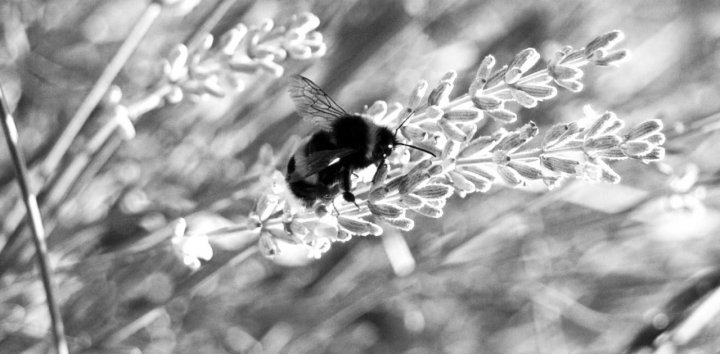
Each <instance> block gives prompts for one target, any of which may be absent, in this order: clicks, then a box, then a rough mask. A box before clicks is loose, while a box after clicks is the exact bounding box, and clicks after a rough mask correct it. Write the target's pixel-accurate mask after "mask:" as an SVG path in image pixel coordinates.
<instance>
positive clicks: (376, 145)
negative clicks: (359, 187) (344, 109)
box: [286, 115, 396, 206]
mask: <svg viewBox="0 0 720 354" xmlns="http://www.w3.org/2000/svg"><path fill="white" fill-rule="evenodd" d="M395 144H396V140H395V137H394V134H393V133H392V132H391V131H390V130H389V129H388V128H386V127H382V126H378V125H377V124H375V123H373V122H372V121H370V120H368V119H366V118H363V117H361V116H359V115H347V116H345V117H342V118H340V119H337V120H335V121H334V122H333V123H332V125H331V128H330V129H328V130H322V131H318V132H316V133H314V134H313V135H312V136H310V138H309V139H308V140H307V141H306V142H305V143H303V144H302V145H301V146H300V147H299V148H298V149H297V151H296V152H295V153H294V154H293V156H292V157H291V158H290V161H288V166H287V174H286V176H287V177H286V178H287V181H288V185H289V187H290V190H291V191H292V192H293V194H294V195H295V196H297V197H298V198H299V199H301V200H302V201H303V202H304V203H305V205H306V206H310V205H312V204H314V203H315V202H316V201H317V200H323V201H329V200H332V199H333V198H334V197H335V196H336V195H337V194H338V193H339V192H340V189H342V190H344V191H345V192H346V193H348V194H349V195H348V194H344V197H345V199H346V200H348V199H351V198H352V200H354V196H353V197H350V196H352V193H350V175H351V174H352V173H353V172H354V171H356V170H359V169H363V168H365V167H368V166H370V165H372V164H379V163H380V162H382V161H383V159H384V158H385V156H387V155H388V154H389V153H390V152H391V151H392V148H393V147H394V146H395ZM335 151H337V152H338V154H337V156H338V157H335V158H332V159H331V160H330V161H329V162H328V163H327V164H326V165H323V166H322V167H321V168H315V169H312V168H310V167H308V166H311V164H309V163H308V160H312V159H315V157H316V156H318V155H321V154H323V153H325V154H326V155H327V154H328V152H330V153H329V155H332V152H335ZM349 201H351V200H349Z"/></svg>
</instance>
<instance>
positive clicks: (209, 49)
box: [163, 13, 327, 103]
mask: <svg viewBox="0 0 720 354" xmlns="http://www.w3.org/2000/svg"><path fill="white" fill-rule="evenodd" d="M319 25H320V20H319V19H318V18H317V16H315V15H313V14H311V13H302V14H299V15H294V16H293V17H292V18H291V19H290V21H289V23H288V24H286V25H279V26H276V25H275V23H274V22H273V20H271V19H267V20H265V21H264V22H263V23H262V24H260V25H258V26H251V27H248V26H246V25H245V24H243V23H238V24H237V25H236V26H235V27H233V28H231V29H230V30H229V31H227V32H225V33H224V34H222V35H220V36H219V37H218V38H217V40H216V39H215V38H214V37H213V36H212V35H210V34H208V35H207V36H206V37H205V40H204V41H203V42H202V44H201V45H200V47H199V48H198V49H197V50H196V51H194V52H192V53H191V52H189V50H188V47H187V46H185V45H184V44H179V45H177V46H176V47H175V48H174V49H173V50H172V51H171V52H170V54H169V55H168V58H167V59H166V60H165V61H164V63H163V73H164V84H166V85H169V90H168V91H167V92H166V96H165V97H166V99H167V101H168V102H170V103H177V102H179V101H181V100H182V99H183V97H185V96H188V95H189V96H191V97H195V98H197V97H199V96H202V95H206V94H207V95H211V96H216V97H222V96H224V95H226V94H227V93H228V92H229V91H230V90H231V89H232V90H233V91H241V90H242V89H243V88H244V82H243V75H248V74H253V73H256V72H258V71H264V72H268V73H270V74H271V75H273V76H274V77H280V76H282V75H283V72H284V68H283V66H282V63H283V62H284V61H285V60H287V59H289V58H292V59H296V60H308V59H312V58H318V57H321V56H323V55H325V52H326V50H327V47H326V45H325V43H324V42H323V36H322V34H321V33H320V32H318V31H316V29H317V27H318V26H319ZM215 42H217V43H215ZM213 44H215V45H213Z"/></svg>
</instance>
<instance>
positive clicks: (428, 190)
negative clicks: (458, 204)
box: [413, 184, 452, 199]
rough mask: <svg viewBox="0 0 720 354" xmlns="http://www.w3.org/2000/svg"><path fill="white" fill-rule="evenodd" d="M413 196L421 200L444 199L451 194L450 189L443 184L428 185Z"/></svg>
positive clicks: (416, 191)
mask: <svg viewBox="0 0 720 354" xmlns="http://www.w3.org/2000/svg"><path fill="white" fill-rule="evenodd" d="M413 194H414V195H416V196H418V197H420V198H423V199H445V198H448V197H449V196H450V195H451V194H452V189H450V187H448V186H446V185H444V184H428V185H426V186H424V187H422V188H420V189H417V190H414V191H413Z"/></svg>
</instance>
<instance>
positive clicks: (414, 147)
mask: <svg viewBox="0 0 720 354" xmlns="http://www.w3.org/2000/svg"><path fill="white" fill-rule="evenodd" d="M395 145H402V146H407V147H411V148H413V149H416V150H420V151H422V152H424V153H426V154H430V155H432V157H437V156H435V154H433V153H432V152H430V151H428V150H425V149H423V148H419V147H417V146H415V145H410V144H403V143H396V144H395Z"/></svg>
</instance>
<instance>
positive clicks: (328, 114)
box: [288, 75, 349, 131]
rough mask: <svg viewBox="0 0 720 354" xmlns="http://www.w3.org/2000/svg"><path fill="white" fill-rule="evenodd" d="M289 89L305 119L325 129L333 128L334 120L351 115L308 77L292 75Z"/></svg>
mask: <svg viewBox="0 0 720 354" xmlns="http://www.w3.org/2000/svg"><path fill="white" fill-rule="evenodd" d="M288 91H289V92H290V97H291V98H292V100H293V102H295V107H296V108H297V111H298V113H300V115H301V116H302V117H303V119H304V120H306V121H309V122H312V123H313V124H315V125H317V126H318V127H320V128H321V129H323V130H328V131H329V130H331V129H332V124H333V122H335V121H336V120H338V119H340V118H343V117H345V116H348V115H349V114H348V113H347V112H346V111H345V110H344V109H342V107H340V106H338V104H337V103H335V101H333V99H332V98H330V96H328V94H327V93H325V91H323V90H322V89H321V88H320V87H319V86H318V85H316V84H315V83H314V82H312V81H310V79H308V78H306V77H303V76H300V75H293V76H291V77H290V88H289V89H288Z"/></svg>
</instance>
